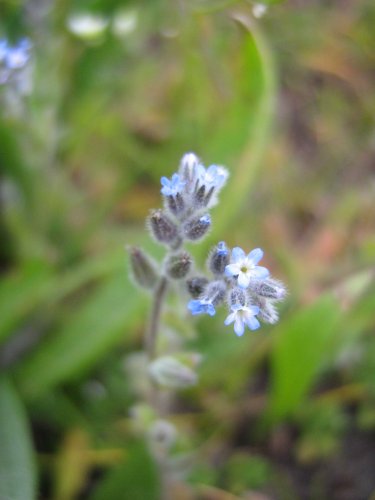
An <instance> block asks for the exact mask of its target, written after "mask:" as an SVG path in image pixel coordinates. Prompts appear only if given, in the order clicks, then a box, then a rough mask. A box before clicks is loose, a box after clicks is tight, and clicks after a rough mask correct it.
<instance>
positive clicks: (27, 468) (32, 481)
mask: <svg viewBox="0 0 375 500" xmlns="http://www.w3.org/2000/svg"><path fill="white" fill-rule="evenodd" d="M35 488H36V467H35V462H34V456H33V449H32V443H31V437H30V434H29V429H28V423H27V418H26V414H25V411H24V408H23V406H22V403H21V401H20V400H19V398H18V395H17V393H16V392H15V390H14V388H13V386H12V384H11V383H10V382H9V381H8V380H7V379H6V378H5V377H1V378H0V498H1V499H2V500H32V499H34V498H36V491H35Z"/></svg>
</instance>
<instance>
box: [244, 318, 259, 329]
mask: <svg viewBox="0 0 375 500" xmlns="http://www.w3.org/2000/svg"><path fill="white" fill-rule="evenodd" d="M246 324H247V326H248V327H249V328H250V330H257V329H258V328H259V327H260V323H259V321H258V320H257V319H256V318H255V317H254V316H251V317H250V318H248V319H247V320H246Z"/></svg>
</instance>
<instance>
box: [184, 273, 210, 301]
mask: <svg viewBox="0 0 375 500" xmlns="http://www.w3.org/2000/svg"><path fill="white" fill-rule="evenodd" d="M207 283H208V279H207V278H205V277H204V276H194V278H190V279H188V280H187V281H186V285H187V289H188V292H189V293H190V295H191V296H192V297H194V298H197V297H199V296H200V295H202V293H203V291H204V289H205V287H206V285H207Z"/></svg>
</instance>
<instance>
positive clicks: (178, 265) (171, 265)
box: [165, 252, 193, 280]
mask: <svg viewBox="0 0 375 500" xmlns="http://www.w3.org/2000/svg"><path fill="white" fill-rule="evenodd" d="M192 263H193V260H192V258H191V255H190V254H189V253H188V252H181V253H179V254H175V255H170V256H169V257H168V259H167V261H166V263H165V268H166V271H167V274H168V276H169V277H170V278H173V279H176V280H179V279H182V278H185V276H187V274H188V273H189V271H190V269H191V265H192Z"/></svg>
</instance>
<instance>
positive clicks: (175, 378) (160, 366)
mask: <svg viewBox="0 0 375 500" xmlns="http://www.w3.org/2000/svg"><path fill="white" fill-rule="evenodd" d="M148 371H149V373H150V375H151V377H152V378H153V379H154V381H155V382H157V383H158V384H159V385H161V386H164V387H168V388H170V389H181V388H184V387H190V386H192V385H195V384H196V383H197V380H198V376H197V374H196V373H195V372H194V371H193V370H192V368H190V367H189V366H187V365H186V364H184V363H182V362H181V361H179V360H178V359H176V358H175V357H173V356H162V357H161V358H157V359H156V360H155V361H153V362H152V363H150V365H149V367H148Z"/></svg>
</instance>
